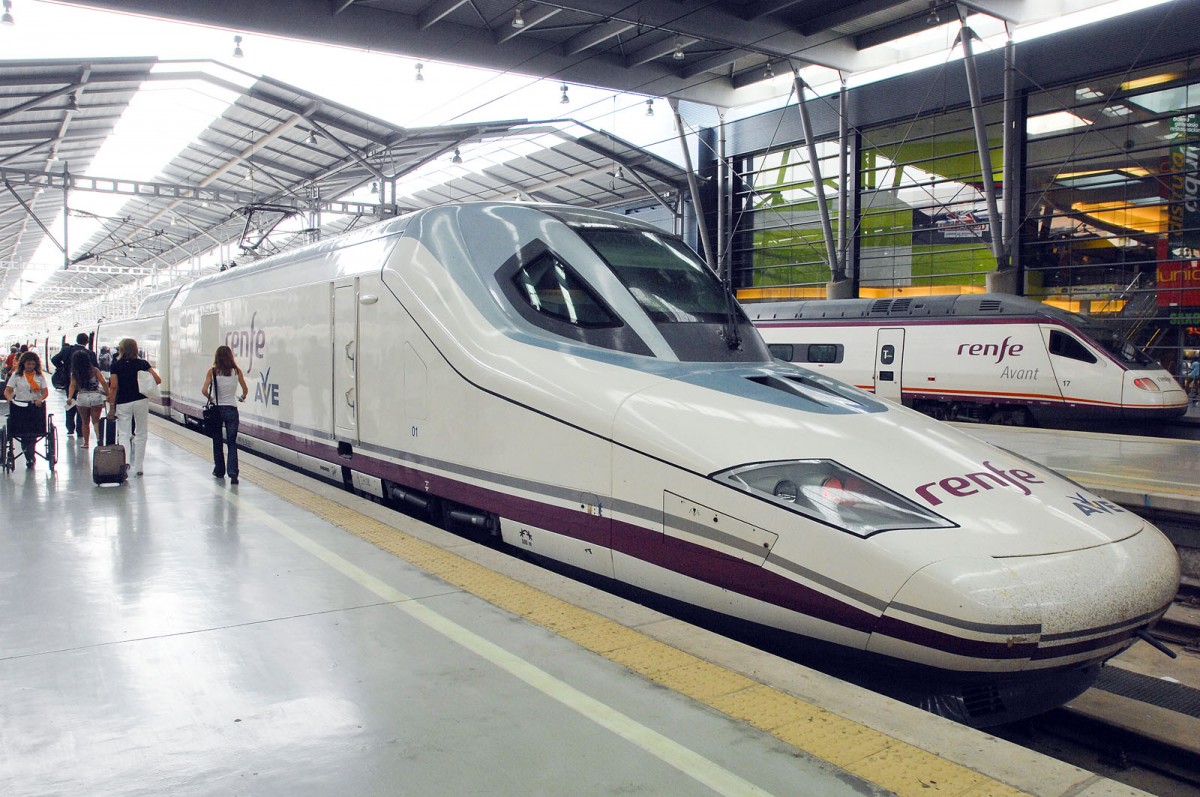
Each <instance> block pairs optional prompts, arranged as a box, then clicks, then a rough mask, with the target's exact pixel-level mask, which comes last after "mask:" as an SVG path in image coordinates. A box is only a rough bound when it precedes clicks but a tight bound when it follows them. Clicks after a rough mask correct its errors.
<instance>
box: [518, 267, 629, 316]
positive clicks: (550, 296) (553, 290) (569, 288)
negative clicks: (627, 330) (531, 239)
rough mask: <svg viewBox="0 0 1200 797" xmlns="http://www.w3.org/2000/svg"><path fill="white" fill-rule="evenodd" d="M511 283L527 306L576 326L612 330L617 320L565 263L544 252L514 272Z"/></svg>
mask: <svg viewBox="0 0 1200 797" xmlns="http://www.w3.org/2000/svg"><path fill="white" fill-rule="evenodd" d="M512 280H513V283H514V284H515V285H516V286H517V290H518V292H519V293H520V295H521V297H522V298H523V299H524V300H525V301H526V302H528V303H529V306H530V307H532V308H533V309H534V310H537V311H538V312H539V313H541V314H543V315H548V316H550V317H551V318H554V319H557V320H559V321H565V322H566V323H568V324H571V325H573V326H578V327H611V326H617V325H618V323H619V322H618V321H617V319H616V318H614V317H613V316H612V314H610V313H609V312H608V309H607V308H605V307H604V305H602V304H601V303H600V300H599V299H597V298H596V295H595V294H594V293H592V291H591V289H590V288H588V287H587V285H585V284H584V282H583V280H581V279H580V278H579V277H578V276H576V274H575V273H574V272H573V271H571V269H570V268H568V267H567V265H566V264H565V263H563V262H562V261H561V260H559V259H558V258H557V257H555V256H554V255H552V254H551V253H550V252H543V253H542V254H541V255H540V256H538V257H537V258H536V259H534V260H533V261H532V262H530V263H529V264H527V265H525V266H522V267H521V268H518V269H517V272H516V273H515V274H513V277H512Z"/></svg>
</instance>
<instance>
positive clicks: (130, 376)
mask: <svg viewBox="0 0 1200 797" xmlns="http://www.w3.org/2000/svg"><path fill="white" fill-rule="evenodd" d="M117 353H118V354H119V355H120V357H121V359H119V360H117V361H116V362H115V363H113V367H112V373H111V375H110V377H109V380H108V400H109V402H110V404H112V405H113V407H114V409H115V411H116V416H117V436H118V438H119V439H120V440H123V441H125V442H126V443H127V444H128V445H129V464H130V465H131V466H132V469H133V471H134V472H135V473H137V475H138V476H141V475H142V466H143V463H145V461H146V439H147V438H148V437H149V435H150V399H148V398H146V397H145V396H143V395H142V392H141V391H140V390H138V378H137V377H138V372H139V371H149V372H150V375H151V376H153V377H154V381H155V383H157V384H160V385H161V384H162V378H161V377H160V376H159V375H158V371H155V370H154V369H153V368H152V367H151V366H150V363H148V362H146V361H145V360H143V359H142V358H141V357H139V356H138V344H137V341H136V340H134V339H133V338H124V339H123V340H122V341H121V342H120V343H118V344H117Z"/></svg>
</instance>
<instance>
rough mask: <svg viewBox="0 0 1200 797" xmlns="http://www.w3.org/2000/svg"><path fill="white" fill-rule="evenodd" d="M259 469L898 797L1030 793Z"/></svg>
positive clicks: (284, 490)
mask: <svg viewBox="0 0 1200 797" xmlns="http://www.w3.org/2000/svg"><path fill="white" fill-rule="evenodd" d="M151 431H152V432H154V433H155V434H156V435H158V436H160V437H162V438H163V439H165V440H167V441H168V442H171V443H173V444H175V445H177V446H179V447H180V448H183V449H184V450H186V451H188V452H190V453H192V454H195V455H196V456H198V457H201V458H208V457H209V456H211V453H212V448H211V445H210V443H209V441H208V439H207V438H205V437H201V436H198V435H197V434H195V433H193V432H190V431H188V430H185V429H183V428H181V427H179V426H177V425H175V424H172V423H169V422H167V421H164V420H162V419H160V418H156V417H155V418H152V423H151ZM251 462H252V460H251V455H249V454H248V455H246V456H244V457H243V458H242V459H241V460H240V473H239V478H240V479H241V480H242V481H243V482H251V483H253V484H255V485H257V486H259V487H261V488H263V489H265V490H268V491H269V492H271V493H274V494H275V495H277V496H279V497H280V498H282V499H284V500H285V501H288V502H290V503H292V504H294V505H296V506H299V507H301V508H303V509H306V510H308V511H309V512H312V513H313V514H314V515H316V516H317V517H319V518H321V519H322V520H324V521H326V522H328V523H330V524H332V525H334V526H337V527H339V528H342V529H345V530H346V531H348V532H350V533H351V534H354V535H356V536H358V537H360V538H362V539H364V540H366V541H368V542H370V543H371V544H373V545H375V546H376V547H378V548H380V549H382V550H385V551H387V552H388V553H391V554H393V555H395V556H398V557H400V558H401V559H404V560H405V561H407V562H409V563H411V564H413V565H415V566H417V567H419V568H421V569H422V570H425V571H426V572H428V573H430V574H432V575H435V576H437V577H439V578H441V579H442V580H444V581H446V582H448V583H450V584H453V585H454V586H457V587H459V588H461V589H463V590H465V591H467V592H469V593H471V594H473V595H476V596H478V597H479V598H482V599H483V600H486V601H488V602H489V603H492V604H493V605H495V606H498V607H500V608H502V609H504V610H506V611H509V612H512V613H513V614H515V615H518V616H520V617H522V618H524V619H526V620H528V621H529V622H532V623H537V624H539V625H542V626H543V627H545V628H547V629H550V630H552V631H554V632H555V633H558V634H559V635H561V636H563V637H565V638H566V639H570V640H571V641H573V642H575V643H576V644H578V645H581V646H582V647H585V648H587V649H588V650H591V651H593V652H594V653H597V654H599V655H601V656H604V657H605V658H608V659H610V660H612V661H615V662H618V663H620V664H622V665H624V666H625V667H627V668H629V669H630V670H633V671H634V672H637V673H639V674H641V675H642V676H643V677H645V678H647V679H649V680H651V681H654V682H655V683H658V684H661V685H663V686H666V687H668V688H670V689H673V690H675V691H677V692H679V693H681V694H684V695H687V696H688V697H691V698H692V699H694V700H697V701H699V702H701V703H704V704H705V705H708V706H711V707H713V708H715V709H716V710H718V711H721V712H723V713H725V714H727V715H728V716H730V717H733V718H735V719H738V720H741V721H742V722H745V723H746V724H748V725H751V726H753V727H755V728H758V729H759V730H762V731H765V732H766V733H769V734H771V735H772V736H774V737H775V738H777V739H779V740H781V741H783V742H786V743H787V744H790V745H792V746H793V747H795V748H797V749H799V750H801V751H803V752H805V753H807V754H808V755H812V756H815V757H817V758H821V759H824V760H825V761H828V762H830V763H831V764H834V765H835V766H837V767H840V768H841V769H843V770H845V771H847V772H850V773H852V774H854V775H857V776H858V777H861V778H863V779H865V780H867V781H869V782H871V783H874V784H876V785H877V786H880V787H882V788H884V789H887V790H889V791H891V792H894V793H895V794H897V795H899V797H917V796H918V795H921V797H932V796H933V795H955V796H956V797H1017V796H1018V795H1023V794H1026V792H1022V791H1020V790H1018V789H1015V788H1012V787H1011V786H1008V785H1006V784H1004V783H1001V782H999V781H997V780H994V779H992V778H990V777H988V776H987V775H983V774H980V773H978V772H975V771H974V770H972V769H969V768H967V767H964V766H962V765H961V764H955V763H953V762H951V761H947V760H945V759H943V758H941V757H939V756H937V755H935V754H933V753H930V752H929V751H927V750H922V749H921V748H919V747H915V746H913V745H911V744H908V743H907V742H903V741H900V740H899V739H896V738H893V737H891V736H888V735H887V734H885V733H881V732H879V731H876V730H874V729H872V728H868V727H867V726H865V725H862V724H860V723H857V722H854V721H853V720H849V719H846V718H845V717H841V716H839V715H837V714H834V713H833V712H830V711H827V710H825V709H822V708H819V707H817V706H814V705H812V704H811V703H808V702H806V701H804V700H802V699H800V698H798V697H796V696H794V695H789V694H787V693H786V692H782V691H780V690H778V689H774V688H772V687H769V686H765V685H763V684H760V683H758V682H756V681H754V680H752V679H750V678H746V677H745V676H743V675H740V674H738V673H735V672H732V671H730V670H727V669H725V668H724V667H721V666H719V665H717V664H713V663H712V662H709V661H705V660H704V659H701V658H699V657H697V656H693V655H692V654H690V653H686V652H684V651H681V650H678V649H677V648H674V647H671V646H670V645H667V644H665V643H663V642H660V641H658V640H656V639H654V638H652V637H649V636H646V635H645V634H642V633H639V632H638V631H635V630H633V629H630V628H627V627H625V626H622V625H620V624H619V623H616V622H614V621H612V620H610V619H608V618H607V617H604V616H603V615H600V614H596V613H595V612H591V611H588V610H587V609H581V608H579V607H577V606H574V605H572V604H570V603H568V602H566V601H564V600H562V599H560V598H556V597H554V596H553V595H549V594H547V593H545V592H542V591H541V590H538V589H534V588H533V587H530V586H528V585H526V584H522V583H521V582H519V581H517V580H515V579H512V578H509V577H508V576H505V575H501V574H499V573H496V572H493V571H491V570H488V569H487V568H485V567H483V566H482V565H478V564H476V563H474V562H472V561H470V560H468V559H464V558H462V557H461V556H458V555H456V554H454V553H451V552H449V551H445V550H443V549H441V548H438V547H437V546H436V545H433V544H431V543H428V542H425V541H424V540H420V539H417V538H415V537H413V536H411V535H408V534H405V533H404V532H402V531H400V530H399V529H397V528H394V527H392V526H389V525H388V524H386V523H382V522H380V521H378V520H375V519H373V518H370V517H368V516H366V515H363V514H361V513H359V512H356V511H354V510H353V509H350V508H348V507H346V506H345V505H343V504H340V503H337V502H335V501H331V500H329V499H327V498H323V497H321V496H320V495H318V494H316V493H314V492H311V491H309V490H307V489H305V488H303V487H301V486H299V485H297V484H293V483H291V482H289V481H286V480H284V479H281V478H279V477H277V476H274V475H272V474H270V473H268V472H267V471H265V470H263V469H261V468H256V467H254V466H253V464H251ZM397 517H398V518H399V517H402V516H397Z"/></svg>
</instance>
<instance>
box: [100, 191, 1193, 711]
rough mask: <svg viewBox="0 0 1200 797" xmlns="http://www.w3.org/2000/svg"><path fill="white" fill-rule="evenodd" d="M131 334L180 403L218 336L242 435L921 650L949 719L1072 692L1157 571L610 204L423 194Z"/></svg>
mask: <svg viewBox="0 0 1200 797" xmlns="http://www.w3.org/2000/svg"><path fill="white" fill-rule="evenodd" d="M130 334H132V335H133V336H135V337H137V338H138V339H139V341H140V342H141V344H142V346H143V348H144V350H145V352H146V355H147V356H148V357H149V358H150V359H151V360H152V361H154V362H155V364H156V365H157V367H158V370H159V372H160V374H161V375H162V376H163V378H164V382H163V394H164V400H163V406H162V407H160V409H161V410H162V411H164V412H165V413H167V414H169V415H170V416H171V417H173V418H175V419H176V420H181V421H185V422H194V421H195V419H197V418H198V417H199V416H200V412H201V405H202V404H203V399H202V398H201V396H200V385H201V382H202V379H203V376H204V373H205V370H206V369H207V368H208V366H209V365H210V363H211V361H212V355H213V351H214V349H215V348H216V347H217V346H218V345H220V344H222V343H227V344H229V345H230V346H232V347H233V350H234V352H235V354H236V356H237V360H238V362H239V364H240V365H241V366H242V367H243V368H244V369H245V370H246V372H247V378H248V381H249V383H250V388H251V389H250V398H249V400H248V401H247V402H246V403H245V404H244V405H242V409H241V417H242V423H241V434H242V438H241V442H242V444H243V445H244V446H246V447H247V448H250V449H253V450H256V451H260V452H263V453H266V454H269V455H271V456H274V457H276V458H279V459H282V460H284V461H286V462H290V463H292V464H294V465H297V466H299V467H301V468H306V469H310V470H313V471H315V472H317V473H321V474H324V475H326V476H332V477H334V478H337V479H339V480H341V481H343V482H344V483H345V484H346V485H347V486H352V487H354V488H355V489H358V490H361V491H363V492H366V493H369V494H372V495H375V496H379V497H381V498H384V499H390V500H392V501H397V502H406V503H409V504H411V505H414V506H426V507H429V508H431V509H434V508H436V509H437V510H438V512H437V514H441V515H445V516H450V517H454V518H457V519H459V520H465V521H468V522H473V523H474V524H475V525H476V526H477V527H478V528H479V529H482V530H486V531H487V532H490V533H492V534H494V535H496V536H497V537H499V538H501V539H502V540H503V542H504V543H507V544H509V545H512V546H515V547H517V548H519V549H523V550H525V551H528V552H530V553H532V554H534V555H537V556H540V557H545V558H546V559H550V560H555V561H557V562H561V563H565V564H567V565H570V566H573V567H574V568H581V569H583V570H585V571H589V572H590V573H594V574H599V575H601V576H604V577H606V578H608V579H614V580H616V581H617V582H623V583H626V584H630V585H634V586H636V587H638V588H641V589H645V590H649V591H651V592H653V593H656V594H658V595H662V596H666V597H668V598H671V599H676V600H678V601H683V602H686V603H687V604H690V605H694V606H698V607H703V608H704V609H707V610H711V611H713V612H718V613H720V614H722V615H725V616H729V617H733V618H738V619H739V620H740V621H742V622H745V623H747V624H756V625H755V626H753V627H757V628H759V630H761V629H762V628H763V627H765V628H769V629H772V633H774V634H775V635H776V636H779V637H784V636H787V635H794V636H789V637H788V638H791V639H796V640H798V641H801V640H802V641H803V643H804V644H818V643H816V642H813V641H814V640H819V641H821V644H822V647H823V648H824V649H827V650H830V651H836V652H839V653H848V654H853V655H851V656H850V657H849V658H851V659H852V660H854V661H855V662H856V663H859V662H861V663H863V664H878V665H880V666H881V667H883V668H884V669H888V670H894V671H904V672H910V673H914V674H917V675H918V676H919V677H918V679H917V680H918V681H919V683H921V684H922V685H923V686H925V687H927V694H925V695H923V696H922V697H921V700H922V702H924V703H925V704H926V705H928V706H931V707H935V708H936V709H937V710H938V711H940V712H941V713H944V714H948V715H950V716H954V717H956V718H957V719H960V720H962V721H964V722H968V723H970V724H975V725H983V724H988V723H990V722H996V721H1007V720H1011V719H1015V718H1016V717H1019V716H1023V715H1026V714H1029V713H1032V712H1036V711H1039V710H1043V709H1045V708H1048V707H1050V706H1052V705H1057V704H1059V703H1062V702H1064V701H1066V700H1068V699H1070V698H1071V697H1072V696H1074V695H1075V694H1077V693H1078V692H1080V691H1082V690H1083V689H1085V688H1086V687H1087V686H1088V685H1089V684H1090V683H1091V681H1092V680H1093V679H1094V678H1095V676H1096V675H1097V671H1098V667H1099V665H1100V664H1101V663H1102V662H1104V661H1105V660H1106V659H1108V658H1109V657H1111V656H1113V655H1115V654H1117V653H1119V652H1120V651H1122V650H1124V649H1125V648H1127V647H1128V646H1129V645H1131V644H1133V642H1134V641H1135V640H1136V639H1137V638H1138V635H1139V634H1144V633H1145V632H1146V631H1147V629H1148V628H1149V627H1150V626H1152V625H1153V623H1154V622H1155V621H1156V620H1157V619H1158V618H1159V617H1160V616H1161V615H1162V614H1163V612H1165V610H1166V608H1167V606H1168V605H1169V604H1170V602H1171V600H1172V599H1173V597H1174V595H1175V592H1176V588H1177V586H1178V581H1179V562H1178V558H1177V556H1176V553H1175V550H1174V548H1173V547H1172V545H1171V543H1170V542H1169V541H1168V540H1167V539H1166V538H1165V537H1164V536H1163V535H1162V534H1161V533H1160V532H1159V531H1158V530H1157V529H1156V528H1154V527H1153V526H1152V525H1150V524H1149V523H1147V522H1145V521H1144V520H1142V519H1140V518H1139V517H1137V516H1136V515H1134V514H1133V513H1131V512H1128V511H1126V510H1124V509H1122V508H1120V507H1118V506H1115V505H1113V504H1112V503H1110V502H1108V501H1105V500H1104V499H1102V498H1100V497H1098V496H1096V495H1093V494H1091V493H1088V492H1087V491H1085V490H1083V489H1082V488H1080V487H1079V486H1078V485H1077V484H1074V483H1071V482H1069V481H1066V480H1064V479H1062V478H1061V477H1059V476H1057V475H1055V474H1054V473H1053V472H1051V471H1049V470H1048V469H1046V468H1044V467H1042V466H1040V465H1037V464H1033V463H1031V462H1028V461H1026V460H1023V459H1021V458H1019V457H1017V456H1015V455H1013V454H1010V453H1007V452H1005V451H1001V450H998V449H996V448H993V447H991V446H988V445H986V444H984V443H982V442H980V441H979V440H977V439H975V438H973V437H970V436H968V435H966V434H964V433H962V432H960V431H957V430H955V429H953V428H951V427H949V426H947V425H944V424H942V423H939V422H936V421H934V420H931V419H930V418H927V417H925V416H923V415H920V414H918V413H916V412H913V411H911V410H908V409H905V408H904V407H901V406H897V405H895V404H892V403H890V402H886V401H882V400H879V399H877V398H875V397H873V396H871V395H868V394H867V393H864V392H862V391H859V390H857V389H854V388H852V387H849V386H846V385H843V384H841V383H839V382H837V381H835V380H833V379H830V378H828V377H826V376H824V375H822V374H818V373H815V372H813V371H810V370H806V369H803V368H800V367H797V366H795V365H790V364H785V363H781V362H779V361H777V360H775V359H773V358H772V357H771V356H770V354H769V353H768V351H767V347H766V345H765V344H764V342H763V340H762V339H761V338H760V336H759V335H758V333H757V332H756V331H755V329H754V327H753V326H752V325H751V324H750V323H749V321H748V319H747V318H746V316H745V314H744V313H743V311H742V309H741V307H740V306H738V305H737V303H736V302H734V301H733V300H732V298H731V297H730V296H729V294H728V293H727V292H726V291H725V290H724V289H723V287H722V285H721V283H720V282H719V280H718V279H717V278H716V276H715V275H714V274H713V273H712V272H711V271H710V270H709V269H708V268H707V267H706V266H705V265H704V264H703V263H702V262H701V261H699V260H698V259H697V258H696V256H695V255H694V254H693V253H692V252H691V251H690V250H689V249H688V248H687V247H686V246H685V245H684V244H683V243H682V242H681V241H679V240H678V239H676V238H674V237H672V236H670V235H667V234H665V233H663V232H662V231H660V230H658V229H656V228H653V227H651V226H648V225H645V224H642V223H639V222H636V221H632V220H628V219H626V218H623V217H620V216H616V215H612V214H607V213H603V212H596V211H585V210H579V209H573V208H569V207H558V206H531V205H523V204H499V203H497V204H493V203H481V204H465V205H459V206H448V207H440V208H434V209H429V210H424V211H419V212H416V213H414V214H412V215H409V216H405V217H402V218H397V219H392V220H389V221H385V222H381V223H379V224H377V225H375V226H372V227H370V228H366V229H364V230H361V231H357V232H355V233H353V234H351V235H348V236H346V237H341V238H338V239H334V240H329V241H325V242H321V243H319V244H315V245H311V246H308V247H306V248H304V249H300V250H297V251H294V252H291V253H287V254H284V255H280V256H277V257H274V258H270V259H267V260H263V261H261V262H259V263H256V264H253V265H248V266H241V267H238V268H236V269H233V270H231V271H228V272H225V273H222V274H219V275H213V276H209V277H205V278H203V279H200V280H197V281H196V282H193V283H191V284H189V285H186V286H184V287H183V288H181V289H178V290H172V291H168V292H165V293H161V294H157V295H154V296H151V297H149V298H148V299H147V300H146V302H145V303H144V304H143V306H142V309H141V311H140V313H139V318H137V319H134V320H131V321H127V322H122V323H119V324H107V323H105V324H103V325H102V326H101V327H100V328H99V330H98V332H97V341H98V343H103V344H108V345H112V344H114V343H115V342H116V340H117V339H118V338H120V337H123V336H125V335H130ZM1100 573H1103V574H1104V577H1103V578H1099V577H1098V574H1100ZM825 646H827V647H825Z"/></svg>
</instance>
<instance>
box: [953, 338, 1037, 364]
mask: <svg viewBox="0 0 1200 797" xmlns="http://www.w3.org/2000/svg"><path fill="white" fill-rule="evenodd" d="M1010 340H1012V335H1009V336H1008V337H1007V338H1005V339H1004V342H1003V343H1001V344H999V345H997V344H995V343H960V344H959V346H958V354H959V356H960V357H961V356H962V355H964V354H965V355H966V356H968V357H995V358H996V362H1000V361H1001V360H1003V359H1004V355H1006V354H1011V355H1012V356H1013V357H1020V356H1021V352H1023V351H1025V346H1024V345H1022V344H1020V343H1009V341H1010Z"/></svg>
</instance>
